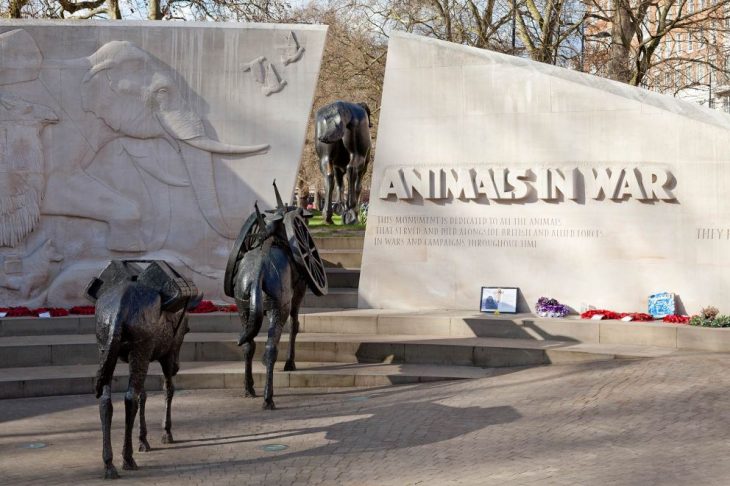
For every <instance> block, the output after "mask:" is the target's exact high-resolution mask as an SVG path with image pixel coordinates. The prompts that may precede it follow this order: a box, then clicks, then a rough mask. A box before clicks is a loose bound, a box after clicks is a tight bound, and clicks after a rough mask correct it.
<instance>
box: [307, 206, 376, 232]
mask: <svg viewBox="0 0 730 486" xmlns="http://www.w3.org/2000/svg"><path fill="white" fill-rule="evenodd" d="M310 211H311V212H312V213H314V216H313V217H312V218H310V219H309V231H311V232H312V235H314V236H363V234H364V233H365V225H364V224H362V223H358V224H352V225H343V224H342V216H338V215H336V214H335V215H333V216H332V221H334V223H335V224H326V223H325V222H324V218H323V217H322V213H321V212H320V211H317V210H314V209H312V210H310Z"/></svg>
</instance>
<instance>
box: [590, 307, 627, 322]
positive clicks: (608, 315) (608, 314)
mask: <svg viewBox="0 0 730 486" xmlns="http://www.w3.org/2000/svg"><path fill="white" fill-rule="evenodd" d="M593 316H603V317H602V318H601V319H602V320H609V319H621V314H619V313H618V312H614V311H610V310H606V309H591V310H588V311H585V312H584V313H582V314H581V315H580V318H581V319H593Z"/></svg>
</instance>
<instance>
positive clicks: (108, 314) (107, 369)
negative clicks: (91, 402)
mask: <svg viewBox="0 0 730 486" xmlns="http://www.w3.org/2000/svg"><path fill="white" fill-rule="evenodd" d="M100 304H103V302H97V316H96V339H97V343H98V344H99V352H100V356H99V358H100V360H99V370H98V371H97V372H96V398H99V397H100V396H101V394H102V392H103V391H104V386H105V385H108V384H109V383H111V380H112V376H113V375H114V368H115V367H116V366H117V359H118V358H119V348H120V347H121V341H122V327H123V326H124V322H123V316H122V315H121V314H120V312H119V311H120V310H121V305H120V302H114V304H113V305H111V306H110V308H101V307H100ZM100 311H102V312H101V313H100Z"/></svg>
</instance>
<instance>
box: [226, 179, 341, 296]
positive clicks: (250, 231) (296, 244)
mask: <svg viewBox="0 0 730 486" xmlns="http://www.w3.org/2000/svg"><path fill="white" fill-rule="evenodd" d="M274 191H275V193H276V206H277V207H276V209H274V210H271V211H266V212H265V213H264V214H261V213H260V212H259V211H258V206H256V211H255V212H253V213H252V214H251V215H250V216H249V217H248V219H246V222H245V223H243V227H242V228H241V232H240V233H239V234H238V238H237V239H236V242H235V243H234V244H233V248H232V250H231V253H230V255H229V257H228V264H227V265H226V273H225V277H224V280H223V290H224V292H225V294H226V295H227V296H229V297H234V295H233V285H234V280H235V273H236V268H237V265H238V262H240V261H241V259H243V255H245V254H246V252H248V251H250V250H252V249H253V248H255V247H256V246H258V245H259V244H261V242H262V241H263V239H264V238H265V237H266V234H265V233H266V223H267V222H274V221H281V220H283V224H284V229H285V230H286V237H287V244H288V247H289V251H290V252H291V256H292V257H293V259H294V262H295V263H296V264H297V266H298V267H299V270H300V271H301V272H302V273H303V274H304V277H305V279H306V281H307V286H308V287H309V289H310V290H311V291H312V293H313V294H314V295H317V296H322V295H327V274H326V272H325V268H324V262H322V258H321V257H320V255H319V250H317V245H316V244H315V242H314V238H312V234H311V233H310V232H309V228H308V227H307V221H306V220H307V219H309V218H311V217H312V213H310V212H309V211H306V210H304V209H301V208H298V207H296V206H289V205H286V204H284V202H283V201H282V199H281V195H280V194H279V189H278V188H277V187H276V181H274Z"/></svg>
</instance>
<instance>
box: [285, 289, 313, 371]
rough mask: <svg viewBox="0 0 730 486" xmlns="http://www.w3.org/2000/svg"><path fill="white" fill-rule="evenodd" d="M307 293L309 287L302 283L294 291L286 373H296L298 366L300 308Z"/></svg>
mask: <svg viewBox="0 0 730 486" xmlns="http://www.w3.org/2000/svg"><path fill="white" fill-rule="evenodd" d="M306 291H307V287H306V286H305V284H304V283H301V284H300V285H299V286H298V288H296V289H295V290H294V295H293V296H292V301H291V334H289V358H288V359H287V360H286V363H285V364H284V371H296V370H297V365H296V363H295V362H294V353H295V348H296V340H297V334H299V306H300V305H301V303H302V300H303V299H304V294H305V293H306Z"/></svg>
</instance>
